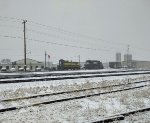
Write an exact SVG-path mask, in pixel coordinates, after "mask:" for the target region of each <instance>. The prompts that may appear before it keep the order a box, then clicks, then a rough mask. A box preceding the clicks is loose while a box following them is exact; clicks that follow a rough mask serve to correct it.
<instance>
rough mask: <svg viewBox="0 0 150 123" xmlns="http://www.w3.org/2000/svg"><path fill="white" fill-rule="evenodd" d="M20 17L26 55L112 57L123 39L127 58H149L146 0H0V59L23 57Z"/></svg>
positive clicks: (149, 15)
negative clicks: (25, 31) (128, 54)
mask: <svg viewBox="0 0 150 123" xmlns="http://www.w3.org/2000/svg"><path fill="white" fill-rule="evenodd" d="M5 17H8V18H5ZM11 17H13V18H17V19H13V18H11ZM21 19H26V20H27V21H28V22H27V23H26V29H27V36H26V37H27V57H29V58H32V59H35V60H40V61H44V52H45V51H47V53H48V54H49V55H50V56H51V59H50V60H51V61H52V62H55V63H57V62H58V60H59V59H60V58H63V59H68V60H73V61H78V55H80V56H81V61H85V60H86V59H96V60H101V61H103V62H108V61H114V60H115V53H116V52H121V53H122V59H123V54H124V53H126V52H127V45H128V44H129V45H130V53H131V54H132V55H133V59H137V60H150V55H149V51H150V48H149V46H150V36H149V35H150V0H0V60H1V59H3V58H10V59H11V60H12V61H13V60H19V59H22V58H23V57H24V55H23V24H22V20H21ZM44 25H46V26H44ZM4 36H14V37H21V38H8V37H4Z"/></svg>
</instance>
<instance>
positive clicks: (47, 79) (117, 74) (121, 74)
mask: <svg viewBox="0 0 150 123" xmlns="http://www.w3.org/2000/svg"><path fill="white" fill-rule="evenodd" d="M140 74H150V72H138V73H115V74H103V75H88V76H87V75H81V76H70V77H52V78H30V79H24V80H15V79H14V80H2V81H1V80H0V84H8V83H23V82H37V81H51V80H66V79H81V78H96V77H110V76H125V75H126V76H128V75H140Z"/></svg>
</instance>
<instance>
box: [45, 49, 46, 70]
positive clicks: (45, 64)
mask: <svg viewBox="0 0 150 123" xmlns="http://www.w3.org/2000/svg"><path fill="white" fill-rule="evenodd" d="M45 69H46V51H45Z"/></svg>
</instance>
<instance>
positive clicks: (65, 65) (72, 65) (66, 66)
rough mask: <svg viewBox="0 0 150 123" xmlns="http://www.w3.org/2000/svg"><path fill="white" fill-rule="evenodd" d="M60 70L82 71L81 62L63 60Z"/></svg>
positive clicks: (60, 63) (61, 60)
mask: <svg viewBox="0 0 150 123" xmlns="http://www.w3.org/2000/svg"><path fill="white" fill-rule="evenodd" d="M57 69H58V70H78V69H80V64H79V62H72V61H71V62H69V61H66V60H63V59H60V60H59V65H58V67H57Z"/></svg>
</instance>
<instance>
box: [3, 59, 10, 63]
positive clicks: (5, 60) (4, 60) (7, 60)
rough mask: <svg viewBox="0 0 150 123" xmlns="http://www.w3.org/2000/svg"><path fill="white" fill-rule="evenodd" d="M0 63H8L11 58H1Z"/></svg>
mask: <svg viewBox="0 0 150 123" xmlns="http://www.w3.org/2000/svg"><path fill="white" fill-rule="evenodd" d="M1 63H2V64H9V63H11V60H10V59H2V60H1Z"/></svg>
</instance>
